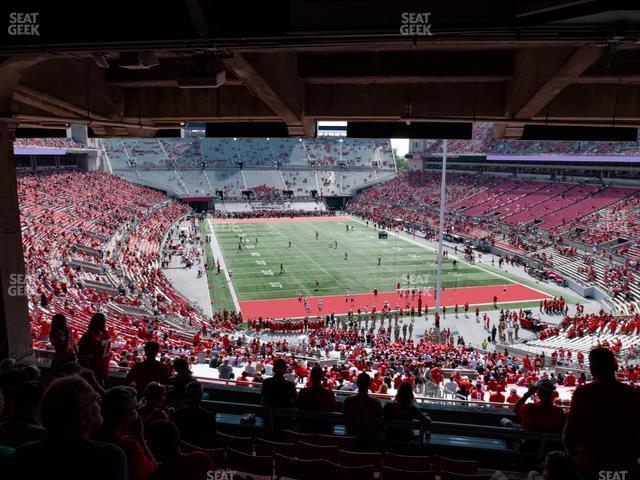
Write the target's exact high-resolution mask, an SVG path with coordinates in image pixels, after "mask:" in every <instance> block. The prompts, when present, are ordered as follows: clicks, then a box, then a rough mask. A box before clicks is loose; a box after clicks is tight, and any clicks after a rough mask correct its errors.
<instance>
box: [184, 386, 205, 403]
mask: <svg viewBox="0 0 640 480" xmlns="http://www.w3.org/2000/svg"><path fill="white" fill-rule="evenodd" d="M185 398H186V400H187V405H188V406H189V407H199V406H200V402H201V401H202V384H201V383H200V382H198V381H197V380H194V381H193V382H189V383H187V386H186V387H185Z"/></svg>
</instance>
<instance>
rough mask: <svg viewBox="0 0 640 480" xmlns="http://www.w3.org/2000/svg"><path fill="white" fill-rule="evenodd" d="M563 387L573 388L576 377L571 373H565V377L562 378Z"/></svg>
mask: <svg viewBox="0 0 640 480" xmlns="http://www.w3.org/2000/svg"><path fill="white" fill-rule="evenodd" d="M564 386H565V387H575V386H576V377H575V376H574V375H573V373H571V372H569V373H567V376H566V377H564Z"/></svg>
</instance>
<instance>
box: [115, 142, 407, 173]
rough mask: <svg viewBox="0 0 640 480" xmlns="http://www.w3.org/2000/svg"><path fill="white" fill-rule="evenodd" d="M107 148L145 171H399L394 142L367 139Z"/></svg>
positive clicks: (129, 144) (117, 159)
mask: <svg viewBox="0 0 640 480" xmlns="http://www.w3.org/2000/svg"><path fill="white" fill-rule="evenodd" d="M102 144H103V146H104V148H105V150H106V152H107V155H108V156H109V159H110V160H112V159H115V162H116V163H117V164H118V166H123V165H122V163H121V161H120V160H122V159H126V160H127V161H128V162H129V164H130V165H132V162H135V165H136V166H137V167H138V168H140V169H144V168H166V167H167V166H168V165H170V166H180V167H185V168H187V167H191V168H193V167H200V166H201V165H202V163H203V162H204V163H206V164H207V165H209V166H211V167H235V166H237V164H238V163H239V162H243V163H244V164H245V165H253V166H264V167H270V166H273V165H275V164H276V163H278V164H280V165H287V166H307V167H309V166H311V165H316V166H320V167H327V166H336V165H339V164H342V165H344V166H345V167H346V168H349V167H358V168H371V167H372V164H374V165H375V166H376V168H377V169H380V170H395V161H394V158H393V151H392V149H391V143H390V142H389V140H365V139H362V140H360V139H336V138H318V139H283V138H274V139H266V138H236V139H232V138H222V139H214V138H197V137H196V138H176V139H144V138H137V139H132V138H122V139H116V138H108V139H104V140H102Z"/></svg>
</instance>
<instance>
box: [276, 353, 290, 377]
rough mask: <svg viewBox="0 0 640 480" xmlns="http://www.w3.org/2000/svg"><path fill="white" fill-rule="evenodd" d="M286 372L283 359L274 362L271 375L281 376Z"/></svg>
mask: <svg viewBox="0 0 640 480" xmlns="http://www.w3.org/2000/svg"><path fill="white" fill-rule="evenodd" d="M286 371H287V362H285V361H284V358H278V359H277V360H276V361H275V362H273V375H274V376H276V377H278V376H280V377H281V376H283V375H284V373H285V372H286Z"/></svg>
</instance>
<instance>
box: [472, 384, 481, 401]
mask: <svg viewBox="0 0 640 480" xmlns="http://www.w3.org/2000/svg"><path fill="white" fill-rule="evenodd" d="M471 398H472V399H473V400H480V401H482V400H484V392H483V391H482V384H480V383H476V387H475V389H474V390H473V391H472V392H471Z"/></svg>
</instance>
